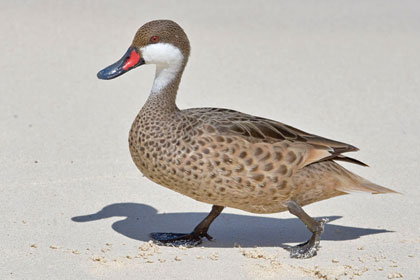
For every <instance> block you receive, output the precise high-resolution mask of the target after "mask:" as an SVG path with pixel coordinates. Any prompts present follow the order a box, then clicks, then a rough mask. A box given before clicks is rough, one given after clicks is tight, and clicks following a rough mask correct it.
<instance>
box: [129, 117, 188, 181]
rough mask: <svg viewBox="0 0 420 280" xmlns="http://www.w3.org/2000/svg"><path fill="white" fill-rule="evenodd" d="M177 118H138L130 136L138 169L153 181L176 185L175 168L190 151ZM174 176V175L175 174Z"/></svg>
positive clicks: (132, 151) (131, 148)
mask: <svg viewBox="0 0 420 280" xmlns="http://www.w3.org/2000/svg"><path fill="white" fill-rule="evenodd" d="M186 138H188V137H185V131H184V129H183V126H182V123H180V122H179V120H178V119H177V117H172V118H167V119H163V120H162V119H158V118H150V117H145V116H142V115H141V114H139V116H137V118H136V119H135V120H134V122H133V124H132V126H131V130H130V134H129V147H130V153H131V156H132V158H133V161H134V163H135V164H136V166H137V168H138V169H139V170H140V171H141V172H142V173H143V174H144V175H145V176H146V177H148V178H149V179H151V180H152V181H154V182H156V183H158V184H162V185H168V184H167V181H171V182H172V184H173V183H174V179H175V178H174V177H175V176H174V175H175V173H176V172H175V167H177V163H178V162H179V159H180V158H181V157H182V154H183V153H185V151H186V150H187V149H188V148H187V147H188V141H185V140H188V139H186ZM172 173H173V174H172Z"/></svg>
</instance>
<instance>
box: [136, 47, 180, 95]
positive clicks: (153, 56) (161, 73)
mask: <svg viewBox="0 0 420 280" xmlns="http://www.w3.org/2000/svg"><path fill="white" fill-rule="evenodd" d="M140 50H141V53H142V55H143V59H144V61H145V62H146V64H156V76H155V81H154V83H153V88H152V92H153V93H157V92H160V91H161V90H162V89H164V88H165V87H166V86H167V85H168V84H169V83H170V82H171V81H172V80H173V79H174V78H175V77H176V75H177V74H178V72H179V70H180V68H181V66H182V61H183V60H184V56H183V55H182V53H181V51H180V50H179V49H178V48H177V47H175V46H174V45H172V44H168V43H158V44H151V45H147V46H145V47H143V48H141V49H140Z"/></svg>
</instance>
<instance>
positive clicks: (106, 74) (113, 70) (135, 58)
mask: <svg viewBox="0 0 420 280" xmlns="http://www.w3.org/2000/svg"><path fill="white" fill-rule="evenodd" d="M142 64H144V59H143V58H142V57H141V54H140V53H139V51H138V50H137V49H136V48H135V47H130V48H129V49H128V50H127V52H126V53H125V54H124V56H123V57H122V58H121V59H120V60H118V61H117V62H115V63H114V64H112V65H109V66H108V67H106V68H105V69H103V70H101V71H99V72H98V75H97V76H98V78H99V79H102V80H110V79H114V78H116V77H118V76H120V75H122V74H124V73H126V72H128V71H130V70H131V69H134V68H136V67H137V66H140V65H142Z"/></svg>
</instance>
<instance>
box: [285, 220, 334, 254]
mask: <svg viewBox="0 0 420 280" xmlns="http://www.w3.org/2000/svg"><path fill="white" fill-rule="evenodd" d="M327 222H328V219H327V218H324V219H322V220H321V221H319V222H318V223H319V225H318V227H317V231H316V232H314V233H313V234H312V237H311V239H309V240H308V241H306V242H305V243H302V244H298V245H296V246H293V247H289V248H287V250H288V251H289V252H290V257H291V258H294V259H309V258H312V257H314V256H316V254H317V251H318V249H319V243H320V237H321V234H322V232H323V231H324V225H325V223H327Z"/></svg>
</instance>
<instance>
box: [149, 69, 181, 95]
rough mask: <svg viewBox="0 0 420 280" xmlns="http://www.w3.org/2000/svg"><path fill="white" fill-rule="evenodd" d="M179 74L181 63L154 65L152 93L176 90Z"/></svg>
mask: <svg viewBox="0 0 420 280" xmlns="http://www.w3.org/2000/svg"><path fill="white" fill-rule="evenodd" d="M180 76H181V65H177V64H175V65H162V64H158V65H156V74H155V80H154V81H153V87H152V92H151V93H152V94H161V93H164V92H167V91H168V90H177V89H178V85H179V81H180Z"/></svg>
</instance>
